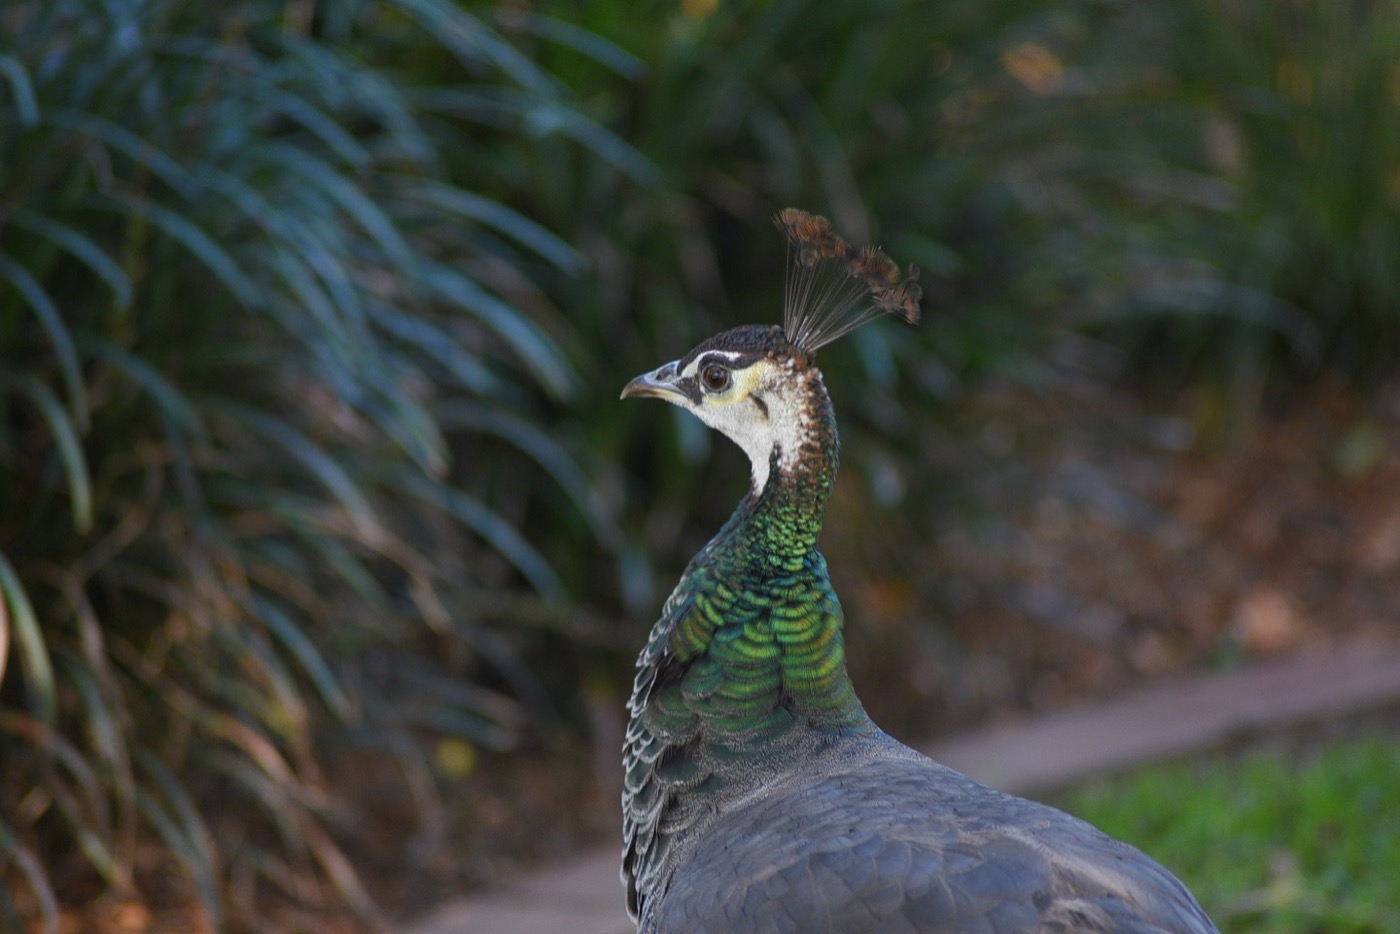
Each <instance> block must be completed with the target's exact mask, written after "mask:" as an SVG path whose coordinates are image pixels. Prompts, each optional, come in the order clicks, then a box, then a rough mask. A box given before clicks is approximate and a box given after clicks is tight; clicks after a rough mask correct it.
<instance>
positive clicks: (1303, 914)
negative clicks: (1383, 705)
mask: <svg viewBox="0 0 1400 934" xmlns="http://www.w3.org/2000/svg"><path fill="white" fill-rule="evenodd" d="M1058 803H1059V804H1060V805H1061V806H1062V807H1064V808H1065V809H1066V810H1068V811H1071V812H1072V813H1075V814H1078V815H1079V816H1081V817H1083V818H1085V819H1086V820H1088V821H1090V822H1091V823H1094V824H1096V825H1098V826H1099V827H1101V828H1103V829H1104V830H1105V831H1107V832H1108V833H1110V834H1112V835H1114V836H1116V837H1120V838H1121V839H1124V840H1127V841H1129V842H1131V843H1134V844H1135V845H1137V846H1139V847H1141V848H1142V849H1144V850H1146V851H1147V852H1149V853H1151V854H1152V855H1153V856H1154V857H1156V858H1157V859H1158V860H1160V861H1161V862H1162V863H1164V864H1165V865H1166V866H1168V867H1170V868H1171V869H1172V870H1173V871H1174V872H1176V873H1177V874H1178V875H1179V876H1180V877H1181V878H1182V880H1183V881H1184V882H1186V884H1187V885H1188V886H1190V887H1191V889H1192V891H1194V892H1195V893H1196V897H1197V898H1199V899H1200V901H1201V904H1202V905H1204V906H1205V908H1206V910H1207V911H1208V912H1210V914H1211V917H1212V918H1214V919H1215V922H1216V924H1217V925H1219V927H1220V929H1221V930H1222V931H1229V932H1263V931H1267V932H1298V934H1302V932H1307V934H1314V932H1317V934H1323V932H1325V934H1333V932H1361V931H1366V932H1372V931H1374V932H1381V931H1386V932H1393V931H1400V742H1397V741H1393V740H1392V741H1389V742H1386V741H1381V740H1377V739H1368V740H1356V741H1351V742H1348V743H1345V744H1340V745H1336V746H1333V747H1331V748H1328V749H1327V750H1326V751H1324V752H1322V753H1321V754H1320V755H1318V756H1316V757H1313V758H1310V759H1309V760H1308V761H1306V762H1304V763H1301V764H1300V763H1298V762H1297V761H1295V760H1293V759H1290V758H1288V757H1285V756H1280V755H1272V754H1269V755H1266V754H1254V755H1251V756H1249V757H1247V758H1242V759H1236V760H1228V761H1213V762H1207V763H1187V764H1181V765H1173V766H1166V767H1160V768H1154V769H1148V770H1145V771H1142V772H1140V773H1137V774H1134V775H1130V776H1125V777H1122V778H1119V779H1113V780H1108V781H1105V782H1102V783H1099V784H1096V785H1093V786H1090V787H1087V788H1084V789H1080V790H1078V791H1076V792H1074V793H1072V794H1069V795H1067V796H1065V797H1064V798H1063V799H1062V800H1061V801H1059V802H1058Z"/></svg>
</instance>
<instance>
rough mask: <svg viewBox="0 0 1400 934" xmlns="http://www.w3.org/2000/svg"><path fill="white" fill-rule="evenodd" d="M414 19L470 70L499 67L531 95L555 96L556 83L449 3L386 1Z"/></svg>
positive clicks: (515, 50) (508, 44) (471, 17)
mask: <svg viewBox="0 0 1400 934" xmlns="http://www.w3.org/2000/svg"><path fill="white" fill-rule="evenodd" d="M390 2H391V3H392V4H393V5H394V6H397V7H399V8H400V9H402V10H405V11H406V12H408V13H409V14H411V15H412V16H413V17H414V18H415V19H417V20H418V21H419V22H420V23H421V24H422V25H423V27H424V28H425V29H426V30H427V31H428V32H429V33H430V34H431V35H433V36H434V37H435V38H436V39H437V40H438V41H439V42H441V43H442V44H443V45H445V46H447V48H449V49H450V50H451V51H452V52H453V54H455V55H456V56H457V57H458V59H459V60H460V61H461V62H462V64H464V65H465V66H467V67H468V68H470V69H476V68H477V67H478V66H479V65H480V64H481V63H482V62H483V61H485V62H489V63H491V64H493V65H495V66H496V67H497V68H500V69H501V71H503V72H505V73H506V74H507V75H509V76H510V77H511V78H513V79H514V80H515V81H516V82H518V83H519V84H520V85H521V86H522V87H526V88H529V89H530V90H531V91H533V92H534V93H537V94H538V93H555V92H556V91H557V87H556V84H555V82H554V80H553V79H552V78H550V77H549V75H547V74H546V73H545V72H543V71H541V70H540V68H539V66H537V65H536V64H535V63H534V62H532V61H530V60H529V59H528V58H526V57H525V56H524V55H523V54H521V53H520V52H519V51H518V50H517V49H515V47H514V46H512V45H511V44H510V43H508V42H506V41H505V40H503V39H502V38H500V37H499V36H497V35H496V34H495V33H493V32H491V30H489V29H487V28H486V27H485V26H483V25H482V24H481V22H480V21H479V20H477V19H476V18H475V17H473V16H471V15H469V14H468V13H467V12H466V11H465V10H463V9H462V8H461V7H459V6H457V5H456V4H455V3H451V2H449V0H390Z"/></svg>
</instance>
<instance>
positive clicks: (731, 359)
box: [681, 350, 745, 378]
mask: <svg viewBox="0 0 1400 934" xmlns="http://www.w3.org/2000/svg"><path fill="white" fill-rule="evenodd" d="M744 357H745V354H742V353H739V352H738V351H733V350H707V351H705V352H704V353H702V354H701V355H700V356H698V357H696V358H695V359H694V360H692V361H690V363H688V364H686V368H685V369H684V370H681V377H682V378H687V377H691V376H694V375H695V374H696V373H698V372H700V368H701V367H702V366H706V365H708V364H711V363H714V362H716V361H720V362H723V363H735V362H737V361H739V360H742V359H743V358H744Z"/></svg>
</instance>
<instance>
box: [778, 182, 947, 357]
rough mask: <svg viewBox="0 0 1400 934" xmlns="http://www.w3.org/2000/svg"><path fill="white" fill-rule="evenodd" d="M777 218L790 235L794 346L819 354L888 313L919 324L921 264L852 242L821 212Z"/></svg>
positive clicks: (789, 312) (789, 317)
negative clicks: (905, 264)
mask: <svg viewBox="0 0 1400 934" xmlns="http://www.w3.org/2000/svg"><path fill="white" fill-rule="evenodd" d="M773 221H774V223H776V224H777V225H778V227H779V228H781V229H782V230H783V232H784V233H786V234H787V237H788V259H789V261H788V269H787V280H786V283H785V289H784V294H783V332H784V333H785V334H786V335H787V339H788V340H789V341H790V342H791V343H792V344H793V345H794V346H797V347H801V348H802V349H803V350H805V351H807V352H808V353H815V352H816V351H817V349H818V348H820V347H824V346H826V345H827V344H830V343H831V342H832V341H834V340H837V339H838V338H840V337H843V336H845V335H846V334H849V333H850V332H851V331H854V330H855V329H856V328H858V327H860V326H861V325H862V324H864V323H865V322H867V321H869V320H871V319H872V318H876V317H879V316H880V315H885V314H892V315H896V316H898V317H899V318H901V319H902V320H904V321H905V322H907V323H909V324H917V323H918V321H919V299H920V298H921V297H922V296H923V290H922V289H920V287H919V270H918V267H916V266H909V267H907V268H906V269H904V270H901V269H900V268H899V264H898V263H896V262H895V261H894V260H892V259H890V258H889V257H888V256H886V255H885V253H884V251H882V250H881V249H880V248H879V247H874V246H867V247H863V248H857V247H854V246H852V245H851V244H849V243H847V242H846V241H845V240H843V239H841V237H840V236H839V235H837V233H836V232H835V231H834V230H832V229H831V221H829V220H827V219H826V218H825V217H822V216H821V215H819V214H809V213H808V212H806V211H803V210H800V209H798V208H784V209H783V210H781V211H779V212H778V213H777V215H776V216H775V217H774V218H773ZM794 249H795V252H796V255H795V256H794V255H793V252H794Z"/></svg>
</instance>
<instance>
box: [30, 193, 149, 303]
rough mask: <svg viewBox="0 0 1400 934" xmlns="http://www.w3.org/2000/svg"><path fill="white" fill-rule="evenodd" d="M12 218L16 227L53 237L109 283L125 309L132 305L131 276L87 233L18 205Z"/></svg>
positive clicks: (42, 235)
mask: <svg viewBox="0 0 1400 934" xmlns="http://www.w3.org/2000/svg"><path fill="white" fill-rule="evenodd" d="M8 220H9V221H10V223H12V224H14V225H15V226H16V227H23V228H25V229H27V230H29V231H31V232H33V233H36V234H38V235H39V236H41V237H45V238H47V239H49V240H52V241H53V242H54V243H56V244H58V245H59V246H61V247H63V248H64V249H65V250H67V251H68V252H69V253H71V254H73V256H75V257H77V258H78V259H79V260H81V261H82V263H83V264H84V265H85V266H87V267H88V268H89V269H91V270H92V271H93V272H94V273H95V274H96V275H97V276H98V277H99V278H100V279H102V281H103V282H106V283H107V286H108V287H109V288H110V289H111V290H112V292H113V294H114V296H115V297H116V300H117V305H118V306H120V307H123V308H124V307H126V306H127V305H129V304H131V279H130V278H129V277H128V276H127V274H126V273H125V272H123V271H122V268H121V267H120V266H118V265H117V262H116V260H114V259H112V258H111V257H110V256H108V255H107V253H106V252H105V251H104V250H103V249H102V248H101V247H100V246H98V245H97V244H96V243H95V242H93V240H92V239H91V238H90V237H88V236H87V235H86V234H83V233H81V232H79V231H78V230H76V229H74V228H73V227H70V226H68V225H67V224H63V223H60V222H59V221H56V220H54V219H53V218H51V217H47V216H45V215H43V214H39V213H37V212H35V211H31V210H29V209H28V208H23V207H21V208H16V209H15V211H14V212H13V213H11V214H10V215H9V217H8Z"/></svg>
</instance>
